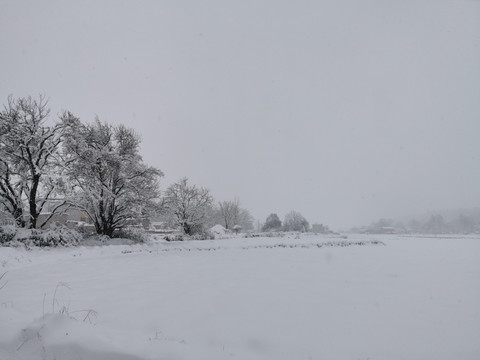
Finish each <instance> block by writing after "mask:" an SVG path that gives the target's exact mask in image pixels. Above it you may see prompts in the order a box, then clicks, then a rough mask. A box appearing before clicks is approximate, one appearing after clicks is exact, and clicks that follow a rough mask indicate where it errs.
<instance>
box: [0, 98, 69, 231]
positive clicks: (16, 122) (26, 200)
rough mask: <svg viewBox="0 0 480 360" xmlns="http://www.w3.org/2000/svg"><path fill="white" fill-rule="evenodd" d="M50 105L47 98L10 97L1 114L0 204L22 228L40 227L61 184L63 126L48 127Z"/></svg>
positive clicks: (58, 124) (52, 212) (59, 124)
mask: <svg viewBox="0 0 480 360" xmlns="http://www.w3.org/2000/svg"><path fill="white" fill-rule="evenodd" d="M47 105H48V101H47V100H46V99H45V97H44V96H40V97H39V99H38V100H34V99H32V98H31V97H28V98H20V99H14V98H13V96H9V97H8V102H7V104H6V105H5V106H4V109H3V110H2V111H1V112H0V203H1V205H2V206H3V208H4V209H5V211H6V212H8V213H10V214H11V215H12V217H13V218H14V219H15V222H16V224H17V225H18V226H20V227H25V226H28V227H29V228H36V227H37V225H39V224H37V220H38V218H39V215H40V213H41V212H42V210H43V209H44V206H45V205H46V204H47V202H48V200H49V199H50V198H51V196H53V194H54V193H55V190H56V188H57V185H58V183H59V182H58V180H59V176H58V175H59V172H58V169H59V168H58V164H57V162H56V161H57V159H56V156H57V153H58V148H59V145H60V143H61V142H62V136H61V134H62V129H63V126H62V124H61V123H57V124H55V125H52V126H47V125H46V122H47V120H48V118H49V114H50V109H49V108H48V106H47ZM56 209H57V208H55V209H53V211H51V215H53V214H54V212H55V210H56ZM27 214H28V221H26V219H25V217H26V215H27ZM48 220H49V219H45V221H44V222H43V223H42V224H40V227H41V226H42V225H43V224H45V223H46V222H47V221H48Z"/></svg>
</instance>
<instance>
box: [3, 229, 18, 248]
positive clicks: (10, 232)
mask: <svg viewBox="0 0 480 360" xmlns="http://www.w3.org/2000/svg"><path fill="white" fill-rule="evenodd" d="M15 235H17V229H16V228H15V226H13V225H6V226H0V244H1V245H5V244H8V243H10V242H11V241H12V240H13V239H14V238H15Z"/></svg>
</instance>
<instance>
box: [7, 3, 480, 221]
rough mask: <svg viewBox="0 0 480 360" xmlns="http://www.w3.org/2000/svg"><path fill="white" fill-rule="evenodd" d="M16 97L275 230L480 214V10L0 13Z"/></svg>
mask: <svg viewBox="0 0 480 360" xmlns="http://www.w3.org/2000/svg"><path fill="white" fill-rule="evenodd" d="M0 46H1V47H0V48H1V54H2V55H1V56H0V99H1V100H2V103H5V102H6V99H7V96H8V95H9V94H13V95H14V96H16V97H21V96H28V95H32V96H37V95H38V94H40V93H42V94H46V95H47V96H48V97H49V98H50V106H51V108H52V112H53V113H54V114H57V113H60V111H61V110H62V109H67V110H70V111H72V112H73V113H74V114H76V115H77V116H79V117H80V118H81V119H82V120H84V121H92V120H93V119H94V117H95V115H98V116H99V117H100V118H101V119H102V120H104V121H107V122H110V123H112V124H117V123H123V124H126V125H128V126H130V127H133V128H135V129H136V131H137V132H138V133H140V134H141V136H142V139H143V142H142V149H143V150H142V151H143V156H144V159H145V161H146V162H147V163H149V164H151V165H154V166H157V167H158V168H160V169H161V170H162V171H164V172H165V175H166V176H165V178H164V180H163V181H162V187H163V189H165V187H166V186H168V185H169V184H170V183H172V182H174V181H176V180H178V179H179V178H181V177H183V176H187V177H188V178H189V179H190V181H191V182H192V183H194V184H197V185H200V186H205V187H208V188H210V189H211V191H212V193H213V195H214V196H215V198H216V200H229V199H233V198H234V197H238V198H239V199H240V202H241V204H242V205H243V206H244V207H245V208H247V209H249V210H250V211H251V213H252V214H253V215H254V216H255V217H256V218H257V219H260V220H262V221H263V220H264V219H265V218H266V216H267V215H268V214H269V213H271V212H276V213H278V215H279V216H280V217H281V218H283V216H284V215H285V213H286V212H288V211H290V210H297V211H300V212H301V213H302V214H303V215H304V216H305V217H306V218H307V219H308V220H309V221H310V222H311V223H314V222H321V223H324V224H328V225H330V226H331V227H333V228H338V227H343V226H351V225H360V224H365V223H369V222H371V221H373V220H376V219H377V218H379V217H395V216H402V215H408V214H412V213H414V214H416V213H422V212H424V211H427V210H434V209H446V208H458V207H473V206H479V205H480V185H479V184H480V2H478V1H453V0H452V1H421V0H418V1H417V0H416V1H259V0H255V1H196V0H190V1H70V2H69V1H5V0H0Z"/></svg>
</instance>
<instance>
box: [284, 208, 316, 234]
mask: <svg viewBox="0 0 480 360" xmlns="http://www.w3.org/2000/svg"><path fill="white" fill-rule="evenodd" d="M283 229H284V230H285V231H301V232H306V231H308V230H309V229H310V225H309V224H308V221H307V220H306V219H305V218H304V217H303V216H302V214H300V213H299V212H297V211H290V212H289V213H288V214H287V215H285V220H284V221H283Z"/></svg>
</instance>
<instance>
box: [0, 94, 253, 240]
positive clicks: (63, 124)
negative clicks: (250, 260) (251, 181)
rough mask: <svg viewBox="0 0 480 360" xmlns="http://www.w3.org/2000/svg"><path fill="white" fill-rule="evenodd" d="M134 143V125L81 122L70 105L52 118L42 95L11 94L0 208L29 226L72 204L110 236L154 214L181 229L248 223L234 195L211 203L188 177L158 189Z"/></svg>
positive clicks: (0, 122)
mask: <svg viewBox="0 0 480 360" xmlns="http://www.w3.org/2000/svg"><path fill="white" fill-rule="evenodd" d="M139 150H140V137H139V136H138V135H137V134H136V133H135V132H134V130H133V129H129V128H127V127H125V126H123V125H119V126H112V125H109V124H106V123H103V122H101V121H100V120H99V119H98V118H97V119H96V120H95V122H94V123H93V124H87V123H83V122H82V121H80V119H79V118H78V117H76V116H74V115H73V114H72V113H70V112H68V111H66V112H64V113H62V114H61V115H60V116H59V118H58V119H57V121H55V122H53V123H52V119H51V118H50V110H49V108H48V103H47V100H46V99H45V97H43V96H40V98H39V99H38V100H36V99H32V98H31V97H28V98H20V99H15V98H13V97H12V96H10V97H9V98H8V101H7V104H6V105H5V106H4V108H3V109H2V110H1V111H0V205H1V206H0V208H1V210H0V214H2V213H3V214H7V216H9V217H10V218H12V219H13V221H14V222H15V223H16V225H17V226H18V227H26V228H32V229H34V228H41V227H43V226H44V225H45V224H47V223H48V221H49V220H51V218H52V217H53V216H55V215H56V214H59V213H62V212H68V211H69V210H70V209H72V208H75V209H78V210H81V211H83V212H84V213H86V214H87V215H88V217H89V218H90V219H91V221H92V223H93V224H94V226H95V229H96V232H97V233H98V234H104V235H107V236H110V237H111V236H112V235H113V233H114V232H115V230H116V229H119V228H122V227H124V226H126V225H130V224H135V223H139V222H140V221H142V220H144V219H147V218H151V217H153V216H155V215H158V214H161V215H162V216H163V217H165V218H167V219H168V221H169V222H170V223H171V224H173V225H174V226H178V227H180V228H181V229H183V231H184V232H185V233H186V234H195V233H197V232H201V231H203V229H204V228H205V226H208V225H213V224H216V223H221V224H223V225H224V226H225V228H226V229H234V228H235V227H236V229H237V230H238V229H239V228H243V229H244V230H250V229H252V228H253V217H252V216H251V215H250V214H249V212H248V211H247V210H245V209H242V208H241V207H240V204H239V201H238V200H234V201H223V202H220V203H218V205H215V204H214V200H213V197H212V196H211V195H210V192H209V191H208V189H205V188H200V187H197V186H195V185H190V184H188V180H187V178H184V179H181V180H180V181H178V182H176V183H175V184H172V185H171V186H169V187H168V188H167V190H166V191H165V194H164V195H163V196H161V193H160V190H159V179H160V178H161V177H162V176H163V173H162V172H161V171H160V170H159V169H157V168H154V167H151V166H148V165H146V164H145V163H144V162H143V160H142V157H141V156H140V154H139ZM46 213H47V214H48V215H47V216H45V214H46ZM41 215H43V216H41Z"/></svg>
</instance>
